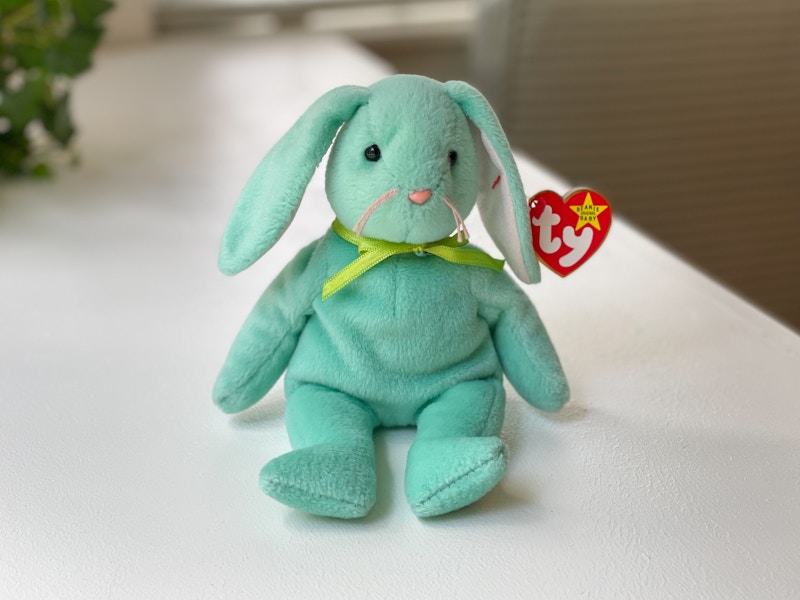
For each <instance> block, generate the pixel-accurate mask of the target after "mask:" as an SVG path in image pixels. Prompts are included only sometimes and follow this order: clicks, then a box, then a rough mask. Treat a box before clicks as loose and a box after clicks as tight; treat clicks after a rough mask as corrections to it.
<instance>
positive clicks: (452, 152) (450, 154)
mask: <svg viewBox="0 0 800 600" xmlns="http://www.w3.org/2000/svg"><path fill="white" fill-rule="evenodd" d="M457 158H458V152H456V151H455V150H450V152H448V153H447V160H449V161H450V166H451V167H452V166H453V165H454V164H456V159H457Z"/></svg>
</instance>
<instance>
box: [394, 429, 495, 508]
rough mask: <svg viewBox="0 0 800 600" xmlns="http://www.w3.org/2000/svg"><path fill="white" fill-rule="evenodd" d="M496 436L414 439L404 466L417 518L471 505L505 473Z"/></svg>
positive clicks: (408, 490)
mask: <svg viewBox="0 0 800 600" xmlns="http://www.w3.org/2000/svg"><path fill="white" fill-rule="evenodd" d="M507 464H508V459H507V451H506V446H505V444H503V442H502V440H500V438H499V437H456V438H442V439H435V440H417V441H415V442H414V445H413V446H412V448H411V450H410V452H409V454H408V463H407V465H406V497H407V498H408V503H409V504H410V505H411V510H412V511H414V514H416V515H417V516H418V517H433V516H436V515H441V514H444V513H448V512H450V511H453V510H457V509H459V508H462V507H464V506H467V505H469V504H472V503H473V502H475V501H476V500H478V499H479V498H481V497H482V496H484V495H485V494H486V493H487V492H488V491H489V490H491V489H492V488H493V487H494V486H495V485H496V484H497V482H498V481H500V479H501V478H502V477H503V475H504V474H505V472H506V466H507Z"/></svg>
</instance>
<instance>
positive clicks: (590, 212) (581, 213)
mask: <svg viewBox="0 0 800 600" xmlns="http://www.w3.org/2000/svg"><path fill="white" fill-rule="evenodd" d="M570 208H571V209H572V211H573V212H574V213H575V214H576V215H578V224H577V225H575V231H580V230H581V228H583V227H584V226H585V225H591V226H592V227H594V228H595V229H597V230H598V231H600V223H599V222H598V221H597V216H598V215H599V214H600V213H601V212H603V211H604V210H605V209H607V208H608V205H605V206H603V205H599V206H597V205H595V203H594V202H593V201H592V195H591V194H590V193H589V192H586V198H585V199H584V200H583V205H582V206H570Z"/></svg>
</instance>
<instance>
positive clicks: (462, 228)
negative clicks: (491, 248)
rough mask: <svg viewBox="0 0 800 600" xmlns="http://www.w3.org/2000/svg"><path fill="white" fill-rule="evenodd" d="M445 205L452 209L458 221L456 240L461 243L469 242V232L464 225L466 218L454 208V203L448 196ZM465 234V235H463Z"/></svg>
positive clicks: (445, 198)
mask: <svg viewBox="0 0 800 600" xmlns="http://www.w3.org/2000/svg"><path fill="white" fill-rule="evenodd" d="M444 201H445V204H447V206H449V207H450V210H452V211H453V218H454V219H455V220H456V234H457V237H456V239H457V240H458V241H459V242H462V241H464V240H466V241H467V242H468V241H469V231H467V226H466V225H465V224H464V218H463V217H462V216H461V213H459V212H458V210H456V207H455V206H453V203H452V202H450V198H448V197H447V196H445V197H444ZM462 234H463V235H462Z"/></svg>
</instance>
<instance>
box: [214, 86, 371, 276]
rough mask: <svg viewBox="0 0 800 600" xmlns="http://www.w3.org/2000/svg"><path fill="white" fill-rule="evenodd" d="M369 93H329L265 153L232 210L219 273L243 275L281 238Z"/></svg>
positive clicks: (351, 88)
mask: <svg viewBox="0 0 800 600" xmlns="http://www.w3.org/2000/svg"><path fill="white" fill-rule="evenodd" d="M369 93H370V92H369V90H367V89H366V88H363V87H358V86H343V87H339V88H336V89H334V90H331V91H330V92H328V93H327V94H325V95H324V96H322V97H321V98H320V99H319V100H317V101H316V102H315V103H314V104H312V105H311V107H310V108H309V109H308V110H307V111H306V112H305V113H304V114H303V116H301V117H300V119H298V121H297V122H296V123H295V124H294V125H293V126H292V128H291V129H289V131H287V132H286V133H285V134H284V136H283V137H282V138H281V139H280V140H279V141H278V143H277V144H275V146H273V147H272V149H271V150H270V151H269V152H268V153H267V155H266V156H265V157H264V159H263V160H262V161H261V163H260V164H259V165H258V167H257V168H256V170H255V172H254V173H253V175H252V176H251V177H250V179H249V180H248V182H247V184H246V185H245V186H244V190H242V193H241V195H240V196H239V199H238V200H237V202H236V206H234V208H233V214H232V215H231V218H230V221H228V226H227V228H226V229H225V234H224V235H223V237H222V248H221V250H220V254H219V268H220V270H221V271H222V272H223V273H226V274H228V275H234V274H236V273H238V272H240V271H243V270H244V269H246V268H247V267H249V266H250V265H252V264H253V263H254V262H256V261H257V260H258V259H259V258H261V257H262V256H263V255H264V254H265V253H266V252H267V250H269V249H270V248H272V246H273V245H274V244H275V242H277V241H278V239H280V237H281V236H282V235H283V232H284V231H286V228H287V227H289V224H290V223H291V222H292V219H293V218H294V215H295V213H296V212H297V209H298V207H299V206H300V200H301V199H302V197H303V194H304V192H305V190H306V187H307V186H308V183H309V181H310V180H311V176H312V175H313V174H314V171H315V170H316V168H317V166H318V165H319V163H320V161H321V160H322V158H323V157H324V156H325V153H326V152H327V151H328V147H329V146H330V145H331V142H332V141H333V138H334V136H335V135H336V132H337V131H338V130H339V127H341V125H342V123H344V122H345V121H348V120H350V119H351V118H352V116H353V115H354V114H355V112H356V111H357V110H358V108H359V107H360V106H362V105H364V104H365V103H366V102H367V100H368V98H369Z"/></svg>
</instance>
